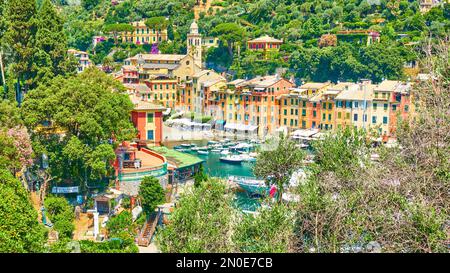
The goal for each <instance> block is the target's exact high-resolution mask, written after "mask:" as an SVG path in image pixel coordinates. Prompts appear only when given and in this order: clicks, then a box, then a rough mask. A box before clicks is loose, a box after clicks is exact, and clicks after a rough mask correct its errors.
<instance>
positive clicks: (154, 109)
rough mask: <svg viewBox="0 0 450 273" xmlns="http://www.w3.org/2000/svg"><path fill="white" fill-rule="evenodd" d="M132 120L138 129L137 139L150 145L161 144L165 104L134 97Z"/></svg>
mask: <svg viewBox="0 0 450 273" xmlns="http://www.w3.org/2000/svg"><path fill="white" fill-rule="evenodd" d="M132 102H133V104H134V109H133V111H132V112H131V120H132V122H133V124H134V126H135V127H136V129H137V131H138V135H137V139H138V140H139V141H140V142H144V143H146V144H148V145H152V146H159V145H161V141H162V140H163V130H162V125H163V112H164V111H165V110H166V108H164V107H163V106H160V105H156V104H153V103H151V102H148V101H142V100H140V99H139V98H136V97H133V98H132Z"/></svg>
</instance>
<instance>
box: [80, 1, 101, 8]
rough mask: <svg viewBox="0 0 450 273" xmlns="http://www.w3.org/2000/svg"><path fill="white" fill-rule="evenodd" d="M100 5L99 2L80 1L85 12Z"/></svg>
mask: <svg viewBox="0 0 450 273" xmlns="http://www.w3.org/2000/svg"><path fill="white" fill-rule="evenodd" d="M99 4H100V0H81V6H83V8H85V9H86V10H92V9H94V8H95V7H96V6H98V5H99Z"/></svg>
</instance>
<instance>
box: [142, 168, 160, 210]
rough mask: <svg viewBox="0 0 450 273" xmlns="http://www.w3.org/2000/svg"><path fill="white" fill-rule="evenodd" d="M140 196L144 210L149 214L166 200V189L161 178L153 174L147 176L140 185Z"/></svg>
mask: <svg viewBox="0 0 450 273" xmlns="http://www.w3.org/2000/svg"><path fill="white" fill-rule="evenodd" d="M139 197H140V199H141V203H142V208H143V210H144V211H145V212H146V213H147V214H148V215H149V214H150V213H152V212H154V211H155V209H156V207H157V206H158V205H160V204H162V203H164V200H165V193H164V189H163V187H162V186H161V184H160V182H159V180H158V179H157V178H155V177H153V176H146V177H144V179H142V182H141V185H140V186H139Z"/></svg>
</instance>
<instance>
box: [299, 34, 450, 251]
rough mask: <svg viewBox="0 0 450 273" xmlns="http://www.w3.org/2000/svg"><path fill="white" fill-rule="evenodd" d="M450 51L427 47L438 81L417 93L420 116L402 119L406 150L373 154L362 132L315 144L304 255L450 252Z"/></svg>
mask: <svg viewBox="0 0 450 273" xmlns="http://www.w3.org/2000/svg"><path fill="white" fill-rule="evenodd" d="M448 53H449V51H448V42H445V41H443V42H442V43H439V44H437V45H432V44H430V45H429V46H428V47H427V50H426V51H425V54H426V56H427V57H426V58H425V59H424V61H423V64H422V65H423V66H424V67H425V68H426V71H427V72H429V73H430V74H431V79H432V80H427V81H423V82H421V83H418V84H417V85H415V86H414V87H413V94H414V96H415V97H416V98H417V103H416V106H417V109H416V111H417V112H416V116H415V117H414V118H413V119H411V120H407V121H404V120H401V119H400V121H399V126H398V132H397V134H398V141H399V145H398V146H396V147H390V148H388V147H385V146H381V147H379V148H376V149H373V148H372V149H371V150H369V149H368V147H367V144H366V137H367V136H366V135H365V134H364V133H363V132H359V131H354V132H351V131H346V132H338V133H337V134H336V135H332V136H329V137H327V138H325V139H324V140H322V141H320V142H318V143H317V144H316V145H314V146H315V149H316V152H317V157H318V160H317V165H316V166H314V168H313V170H314V174H313V175H312V176H311V177H310V179H309V181H308V182H307V183H304V184H302V185H301V186H300V188H299V193H300V196H301V198H300V204H299V207H298V208H297V210H296V212H297V216H296V218H297V223H296V234H297V240H296V242H297V243H296V245H297V251H300V252H371V251H377V252H379V251H382V252H448V234H449V233H448V232H449V230H450V226H449V223H448V215H449V211H450V203H449V200H450V198H449V192H448V186H449V181H450V179H449V177H450V173H449V154H448V152H449V150H450V149H449V143H450V141H449V133H448V132H449V130H450V122H449V121H450V120H449V118H448V115H447V114H446V112H448V109H449V107H450V100H449V98H450V96H449V94H448V92H449V75H448V71H449V62H448ZM434 54H437V55H438V56H439V58H435V57H434V56H433V55H434ZM431 132H432V133H431ZM371 153H377V154H379V155H380V159H379V160H377V161H370V160H368V158H369V156H370V154H371Z"/></svg>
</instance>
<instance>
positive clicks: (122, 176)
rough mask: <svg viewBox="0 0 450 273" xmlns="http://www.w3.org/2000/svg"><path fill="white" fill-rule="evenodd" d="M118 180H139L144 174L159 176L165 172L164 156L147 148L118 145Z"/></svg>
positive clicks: (165, 162)
mask: <svg viewBox="0 0 450 273" xmlns="http://www.w3.org/2000/svg"><path fill="white" fill-rule="evenodd" d="M117 157H118V163H119V164H118V167H119V169H118V179H119V182H121V183H122V182H140V181H142V179H143V178H144V177H145V176H154V177H160V176H163V175H166V174H167V161H166V159H165V157H163V156H161V155H159V154H157V153H155V152H153V151H151V150H149V149H147V148H141V149H140V150H138V149H137V148H136V147H135V146H128V147H123V146H122V147H119V148H118V150H117Z"/></svg>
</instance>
